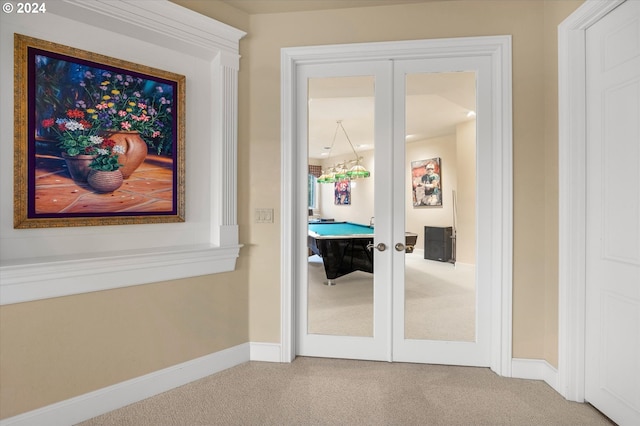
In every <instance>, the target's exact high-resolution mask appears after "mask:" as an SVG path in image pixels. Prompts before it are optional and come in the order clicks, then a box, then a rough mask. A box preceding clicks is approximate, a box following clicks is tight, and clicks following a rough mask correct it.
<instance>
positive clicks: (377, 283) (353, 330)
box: [296, 61, 393, 360]
mask: <svg viewBox="0 0 640 426" xmlns="http://www.w3.org/2000/svg"><path fill="white" fill-rule="evenodd" d="M391 76H392V63H391V62H390V61H365V62H355V63H353V62H351V63H350V62H345V63H338V64H331V65H322V64H320V65H318V64H313V65H303V66H301V67H300V68H299V69H298V78H297V86H298V90H297V92H298V96H299V98H298V105H300V108H299V110H298V118H297V121H298V125H299V127H298V140H299V147H300V148H301V149H306V150H307V155H305V157H308V155H309V152H308V151H309V150H310V148H309V146H310V143H311V144H312V143H313V140H312V139H313V138H323V139H324V140H323V141H322V143H323V145H325V146H326V147H327V148H329V149H327V153H328V151H331V155H332V156H331V157H329V158H327V159H326V161H327V162H331V161H337V162H340V161H345V160H346V159H350V158H351V153H350V152H349V151H348V150H347V153H346V154H344V153H342V154H341V153H338V154H336V152H338V150H339V149H340V148H344V147H345V146H346V147H348V149H350V147H349V145H348V144H349V143H350V142H349V141H347V140H346V138H345V137H344V135H343V134H342V133H341V130H340V133H337V132H336V131H338V130H339V129H337V126H336V123H337V122H338V121H340V122H341V124H342V126H344V129H345V132H348V133H350V134H351V137H352V138H353V139H354V141H356V140H362V138H363V137H364V139H366V141H367V143H368V145H370V146H369V147H368V149H367V154H366V156H367V159H366V162H367V163H369V164H370V166H369V167H370V168H371V169H373V173H372V176H371V177H370V178H368V179H366V182H364V180H358V182H357V184H358V186H359V187H358V188H357V189H358V192H359V193H360V194H362V195H364V192H365V191H366V192H367V193H368V194H367V195H366V197H367V198H368V199H369V200H368V201H367V202H363V200H362V198H363V197H360V199H358V200H354V201H351V202H350V203H349V204H347V205H339V206H335V205H334V200H333V194H334V183H328V184H322V188H319V190H318V193H319V198H320V201H319V202H320V209H318V211H320V212H321V215H322V216H328V215H330V216H332V217H331V219H332V220H336V221H350V222H358V223H361V224H368V221H369V220H370V218H371V217H375V234H374V242H375V244H378V243H384V244H386V245H387V246H388V245H389V241H390V239H391V220H392V217H391V211H390V209H389V200H390V199H391V182H392V180H393V175H392V169H391V167H390V164H389V162H388V160H389V159H390V158H391V143H390V141H391V124H392V123H391V120H390V117H392V100H391ZM336 100H338V101H336ZM334 129H335V130H336V131H334ZM360 133H362V134H363V135H364V136H363V135H360ZM334 145H335V146H334ZM329 165H330V164H326V165H325V166H324V168H325V169H326V168H327V167H328V166H329ZM371 166H372V167H371ZM299 179H300V181H306V180H307V170H306V168H303V169H302V170H300V176H299ZM350 184H351V187H352V188H351V191H352V194H353V195H354V196H355V195H356V190H355V188H353V183H350ZM365 185H366V186H367V187H368V189H365V188H364V186H365ZM323 194H324V196H323ZM323 199H324V202H323ZM303 207H304V208H305V212H304V217H305V218H306V217H307V214H306V210H307V206H306V205H303ZM356 217H359V218H360V220H358V219H355V218H356ZM301 222H302V221H301ZM304 222H306V220H305V221H304ZM301 231H302V233H303V236H304V237H305V238H304V239H301V240H300V245H299V247H298V251H299V252H306V251H307V250H308V247H307V238H306V235H307V227H306V223H302V226H301ZM371 254H372V256H373V258H374V264H375V273H374V274H368V273H365V272H360V274H361V275H360V280H359V281H358V282H353V283H351V284H352V285H351V286H350V287H348V286H346V285H343V280H340V279H337V280H336V282H337V284H336V285H335V286H327V285H324V283H323V282H322V281H325V279H324V275H325V272H324V268H323V264H322V262H323V261H324V259H316V261H315V262H314V261H313V260H314V259H312V258H311V257H307V256H304V258H303V259H302V262H303V264H302V265H301V267H300V269H299V271H300V277H299V280H298V283H299V285H298V288H297V292H296V293H297V296H298V297H297V308H298V309H297V312H298V315H297V339H296V340H297V354H299V355H308V356H321V357H332V358H352V359H368V360H390V359H391V348H390V339H391V330H390V315H391V306H390V304H389V300H390V297H391V293H390V292H391V281H392V278H391V276H392V273H391V262H390V255H391V252H390V250H385V251H379V250H372V253H371ZM357 273H359V272H354V273H352V274H349V275H356V274H357ZM327 300H328V301H327ZM350 301H351V302H350ZM327 304H329V306H327Z"/></svg>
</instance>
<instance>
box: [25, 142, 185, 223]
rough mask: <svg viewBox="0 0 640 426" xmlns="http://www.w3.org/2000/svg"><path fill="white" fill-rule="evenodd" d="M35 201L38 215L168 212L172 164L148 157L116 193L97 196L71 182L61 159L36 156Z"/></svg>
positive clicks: (80, 184)
mask: <svg viewBox="0 0 640 426" xmlns="http://www.w3.org/2000/svg"><path fill="white" fill-rule="evenodd" d="M35 197H36V203H35V207H36V213H38V214H46V213H58V214H60V213H87V212H91V213H101V212H105V213H106V212H111V213H116V212H118V213H119V212H123V213H126V212H148V213H153V212H166V211H171V210H172V199H173V160H172V159H171V158H167V157H161V156H158V155H153V154H148V155H147V157H146V159H145V161H144V162H143V163H142V164H141V165H140V167H138V169H137V170H136V171H135V172H133V174H132V175H131V176H129V178H128V179H126V180H125V181H124V183H123V184H122V186H121V187H120V188H119V189H117V190H115V191H114V192H112V193H108V194H100V193H96V192H95V191H93V190H92V189H91V187H90V186H89V185H87V184H86V183H78V182H75V181H73V180H72V179H71V177H70V175H69V172H68V171H67V167H66V164H65V162H64V160H63V159H62V158H61V157H58V156H55V155H47V154H40V155H36V188H35Z"/></svg>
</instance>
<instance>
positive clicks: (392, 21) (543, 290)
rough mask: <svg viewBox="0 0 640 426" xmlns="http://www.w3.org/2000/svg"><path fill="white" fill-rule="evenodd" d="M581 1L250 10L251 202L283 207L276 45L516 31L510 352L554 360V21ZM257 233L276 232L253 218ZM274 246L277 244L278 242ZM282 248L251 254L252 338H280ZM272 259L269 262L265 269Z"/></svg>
mask: <svg viewBox="0 0 640 426" xmlns="http://www.w3.org/2000/svg"><path fill="white" fill-rule="evenodd" d="M581 3H582V2H581V1H548V2H545V1H517V0H516V1H514V0H507V1H447V2H431V3H425V4H414V5H397V6H388V7H387V6H385V7H371V8H363V9H341V10H338V11H319V12H300V13H287V14H270V15H253V16H251V20H250V30H249V36H248V38H247V39H246V41H245V42H244V43H243V45H242V53H243V55H244V57H245V58H249V62H248V63H244V62H243V66H247V65H248V67H245V68H244V71H245V72H248V73H249V87H250V96H249V104H248V105H247V104H245V105H242V106H241V107H242V108H243V109H245V108H246V109H248V111H249V122H248V123H246V122H245V123H241V126H244V125H248V126H249V128H250V135H249V136H250V138H251V140H250V145H251V147H252V151H253V150H254V149H255V152H252V154H251V155H250V156H249V158H248V160H249V162H248V163H246V164H242V165H241V169H245V170H248V171H249V176H248V184H249V186H248V187H247V188H246V190H247V191H252V193H255V189H254V188H256V187H260V193H259V194H258V193H256V194H255V197H254V198H252V199H251V200H250V202H249V204H248V206H247V207H248V208H249V209H251V208H253V207H255V206H258V205H260V204H264V203H267V204H264V205H265V206H271V207H274V208H275V209H276V210H278V206H279V205H280V186H279V184H278V182H275V183H274V184H273V185H271V184H269V185H267V184H266V183H265V181H264V177H265V176H274V175H278V174H279V172H280V169H279V168H280V162H279V153H280V109H279V108H280V49H281V48H283V47H292V46H307V45H322V44H335V43H338V44H339V43H353V42H372V41H388V40H407V39H422V38H443V37H462V36H481V35H501V34H511V35H512V36H513V112H514V115H513V124H514V131H513V136H514V204H515V205H514V264H513V286H514V289H513V297H514V300H513V315H514V319H513V326H514V336H513V355H514V357H517V358H539V359H546V360H547V361H549V362H550V363H551V364H552V365H557V341H556V339H557V286H558V284H557V250H556V248H555V247H556V246H557V195H555V194H556V193H557V170H556V169H557V166H556V161H557V155H556V152H555V151H556V150H557V130H556V129H557V123H556V122H555V121H554V117H555V116H556V115H557V103H556V101H555V99H556V97H555V96H556V95H555V92H554V90H555V87H556V86H557V69H556V68H557V65H556V55H557V53H556V52H557V48H556V45H557V43H556V41H555V36H554V34H555V27H556V26H557V25H558V24H559V23H560V22H561V21H562V20H563V19H564V18H565V17H566V16H568V15H569V14H570V13H571V12H572V11H573V10H574V9H575V8H576V7H577V6H579V5H580V4H581ZM249 227H250V228H251V229H252V230H251V231H250V232H251V234H252V235H254V232H253V230H254V229H255V236H256V237H257V236H258V235H260V234H261V233H262V232H268V233H269V234H276V235H278V232H277V231H279V227H280V224H278V223H276V224H274V225H273V228H276V230H277V231H276V232H273V231H272V230H271V229H269V230H268V231H267V229H266V228H261V229H258V228H259V225H253V224H249ZM276 245H277V244H276ZM277 249H279V247H276V246H273V247H272V248H271V249H266V248H260V247H256V250H259V251H260V253H261V254H262V253H264V255H265V256H257V257H255V258H252V259H251V260H250V263H251V266H250V270H251V276H252V277H253V276H256V275H254V273H253V272H254V271H258V270H259V271H260V273H261V274H263V275H261V279H259V280H251V282H250V283H249V286H250V299H251V302H250V331H249V333H250V338H251V340H252V341H265V342H278V341H280V335H279V331H280V330H279V315H280V306H279V301H278V300H273V299H275V298H270V299H268V300H264V299H263V298H262V297H263V295H265V294H270V295H279V287H280V282H279V264H280V256H279V252H278V250H277ZM261 265H270V266H268V267H267V266H261Z"/></svg>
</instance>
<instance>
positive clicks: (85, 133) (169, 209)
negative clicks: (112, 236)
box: [14, 34, 185, 228]
mask: <svg viewBox="0 0 640 426" xmlns="http://www.w3.org/2000/svg"><path fill="white" fill-rule="evenodd" d="M14 61H15V62H14V89H15V95H14V96H15V98H14V134H15V139H14V228H50V227H69V226H101V225H124V224H145V223H169V222H184V220H185V199H184V197H185V181H184V180H185V179H184V178H185V124H184V123H185V77H184V76H183V75H179V74H175V73H172V72H168V71H163V70H159V69H156V68H151V67H148V66H145V65H140V64H135V63H132V62H127V61H124V60H120V59H115V58H111V57H108V56H104V55H100V54H97V53H92V52H88V51H85V50H80V49H76V48H73V47H68V46H64V45H60V44H56V43H52V42H49V41H45V40H40V39H36V38H32V37H28V36H24V35H20V34H15V38H14Z"/></svg>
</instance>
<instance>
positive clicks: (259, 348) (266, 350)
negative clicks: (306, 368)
mask: <svg viewBox="0 0 640 426" xmlns="http://www.w3.org/2000/svg"><path fill="white" fill-rule="evenodd" d="M250 347H251V351H250V359H251V361H266V362H282V359H281V358H282V353H281V351H282V349H281V346H280V343H261V342H252V343H250Z"/></svg>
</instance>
